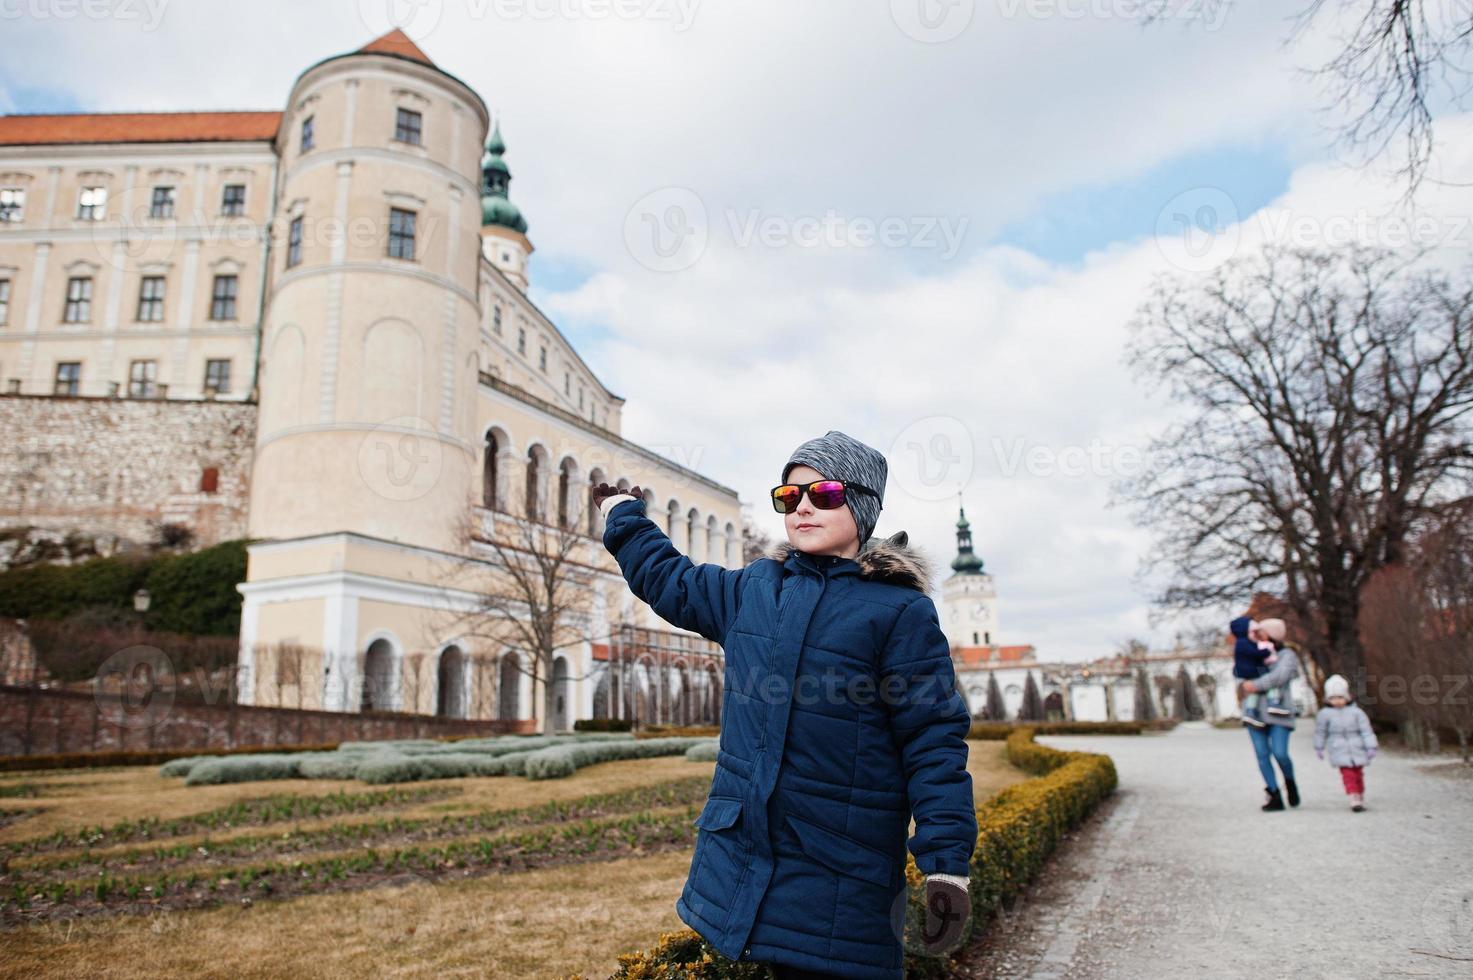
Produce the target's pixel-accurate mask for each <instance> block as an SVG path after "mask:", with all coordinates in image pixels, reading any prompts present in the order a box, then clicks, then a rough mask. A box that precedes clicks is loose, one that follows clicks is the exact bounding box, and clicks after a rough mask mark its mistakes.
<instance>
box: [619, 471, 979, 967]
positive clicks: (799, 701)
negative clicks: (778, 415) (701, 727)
mask: <svg viewBox="0 0 1473 980" xmlns="http://www.w3.org/2000/svg"><path fill="white" fill-rule="evenodd" d="M603 540H604V547H605V548H607V549H608V550H609V552H610V553H611V554H613V556H614V558H615V560H616V561H617V562H618V564H619V568H620V570H621V571H622V572H623V574H624V578H625V579H626V581H627V582H628V583H629V588H630V590H631V591H632V592H633V593H634V595H635V596H637V597H638V598H639V599H641V600H643V601H644V602H646V603H648V604H649V605H650V607H651V608H652V609H653V610H654V611H655V613H656V614H658V615H659V616H660V617H661V618H662V619H664V620H665V621H666V622H668V623H671V624H672V625H674V626H677V627H680V628H682V629H688V630H691V631H693V632H696V633H699V634H700V635H701V636H704V637H706V638H707V639H710V640H714V641H716V642H717V643H720V644H721V645H722V647H723V648H724V650H725V654H726V665H725V672H724V677H723V687H722V693H721V739H720V743H719V746H718V752H717V755H716V771H715V775H714V777H713V779H712V783H711V791H710V795H709V798H708V799H707V801H706V804H705V806H704V808H703V809H702V811H701V814H700V816H699V817H698V818H697V819H696V827H697V828H698V830H699V833H698V834H697V838H696V848H695V854H694V855H693V857H692V859H691V869H690V874H689V875H688V877H687V878H686V882H685V887H684V889H683V890H682V891H681V894H680V898H679V899H678V901H677V902H676V906H675V907H676V911H677V913H678V914H679V916H680V918H681V919H682V920H683V921H684V922H685V923H686V924H688V925H689V926H691V928H693V929H695V930H696V931H697V932H699V933H700V934H701V935H703V936H704V937H706V939H707V940H708V941H709V942H710V943H711V945H713V946H715V947H716V948H717V949H718V950H720V951H721V953H722V954H723V955H725V956H727V957H729V958H731V959H734V960H748V961H758V962H769V963H782V964H791V965H793V966H797V967H803V968H807V969H810V970H824V971H828V972H834V973H840V974H842V975H843V976H845V977H854V978H872V980H901V977H902V975H903V970H904V948H903V945H902V939H903V935H902V934H903V929H904V914H905V905H906V889H905V876H904V872H905V849H906V846H907V839H906V834H907V832H908V830H909V825H910V820H911V817H912V815H914V817H915V823H916V831H915V834H914V836H912V837H910V838H909V841H908V844H909V847H910V851H911V853H912V854H913V855H914V856H915V861H916V866H917V867H918V868H919V869H920V870H921V871H922V872H924V873H927V874H932V873H941V874H952V875H961V876H966V875H967V874H968V873H969V870H970V862H971V857H972V852H973V849H974V848H975V847H976V843H977V813H976V807H975V803H974V801H973V796H972V777H971V775H970V774H969V773H968V772H967V742H966V735H967V729H968V727H969V726H970V724H971V716H970V714H969V712H968V710H967V706H966V702H965V700H964V699H963V698H962V696H961V694H960V693H959V692H958V691H957V690H956V678H955V673H954V671H953V667H952V661H951V651H950V646H949V644H948V642H947V639H946V636H945V634H943V633H942V631H941V626H940V622H939V621H938V618H937V614H936V606H935V604H934V603H933V602H932V600H931V598H930V596H929V595H928V594H927V592H928V589H929V586H930V572H931V565H930V561H929V559H927V558H926V557H925V556H924V555H922V554H921V553H920V552H919V551H916V550H914V549H912V548H910V547H908V546H907V545H906V542H905V536H904V534H903V532H902V533H901V534H898V535H895V536H894V537H892V538H890V539H888V540H884V541H879V542H878V543H876V541H877V539H871V541H870V542H868V543H867V544H869V545H871V546H870V547H867V548H866V549H865V550H863V551H861V553H860V555H859V556H858V558H841V557H838V556H833V555H810V554H808V553H806V552H803V551H799V550H797V549H795V548H793V547H792V546H791V545H789V544H788V543H786V542H783V543H782V544H781V545H779V546H778V547H777V548H775V549H773V551H772V552H771V553H769V554H768V555H767V556H765V557H763V558H761V559H758V560H757V561H754V562H752V563H751V564H749V565H747V566H746V567H744V568H737V569H728V568H723V567H722V566H720V565H717V564H714V563H702V564H697V563H694V562H692V561H691V560H690V559H689V558H687V557H686V556H685V555H683V554H681V553H680V552H679V551H678V550H677V549H676V548H675V546H674V545H673V544H672V543H671V541H670V539H669V538H668V537H667V536H666V534H665V532H664V531H662V530H661V529H660V527H659V525H657V524H656V523H655V522H654V521H652V520H650V519H649V517H648V516H647V515H646V513H645V502H644V501H643V500H642V499H638V498H631V499H627V500H623V501H620V502H618V503H616V504H614V505H613V506H611V507H609V508H608V512H607V522H606V527H605V530H604V538H603Z"/></svg>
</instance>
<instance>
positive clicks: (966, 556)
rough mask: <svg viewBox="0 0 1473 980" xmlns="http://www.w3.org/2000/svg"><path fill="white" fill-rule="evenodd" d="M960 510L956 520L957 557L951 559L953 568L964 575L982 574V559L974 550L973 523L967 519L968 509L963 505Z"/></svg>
mask: <svg viewBox="0 0 1473 980" xmlns="http://www.w3.org/2000/svg"><path fill="white" fill-rule="evenodd" d="M960 511H961V516H960V517H958V518H957V522H956V557H955V558H953V559H952V560H951V568H952V570H953V571H955V572H957V573H959V574H962V575H980V574H981V573H982V559H981V558H979V557H978V556H977V554H976V553H975V552H973V551H972V523H971V522H970V521H968V520H967V509H966V508H965V507H962V508H960Z"/></svg>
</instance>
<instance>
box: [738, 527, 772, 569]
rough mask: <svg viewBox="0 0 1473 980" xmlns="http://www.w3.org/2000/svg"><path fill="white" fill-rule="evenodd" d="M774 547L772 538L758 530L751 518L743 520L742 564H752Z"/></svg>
mask: <svg viewBox="0 0 1473 980" xmlns="http://www.w3.org/2000/svg"><path fill="white" fill-rule="evenodd" d="M771 548H772V539H771V538H770V537H768V536H767V535H766V533H764V532H763V531H760V530H758V528H757V525H755V524H753V523H752V521H751V519H750V518H747V519H744V520H743V521H742V564H743V565H750V564H752V562H754V561H756V560H757V559H759V558H761V557H762V556H763V555H765V554H767V552H768V551H769V550H770V549H771Z"/></svg>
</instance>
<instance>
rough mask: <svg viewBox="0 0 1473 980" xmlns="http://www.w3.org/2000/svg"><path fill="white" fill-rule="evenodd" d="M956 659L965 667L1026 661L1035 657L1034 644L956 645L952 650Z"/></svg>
mask: <svg viewBox="0 0 1473 980" xmlns="http://www.w3.org/2000/svg"><path fill="white" fill-rule="evenodd" d="M952 653H953V655H954V656H955V657H956V661H957V663H958V664H960V665H961V666H963V667H983V666H988V665H992V666H997V665H1000V664H1005V663H1025V662H1028V661H1031V660H1032V659H1033V645H1032V644H1026V643H1025V644H1021V645H1019V646H1010V647H999V646H986V647H956V648H955V649H954V650H953V651H952Z"/></svg>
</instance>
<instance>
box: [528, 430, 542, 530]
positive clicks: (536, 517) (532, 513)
mask: <svg viewBox="0 0 1473 980" xmlns="http://www.w3.org/2000/svg"><path fill="white" fill-rule="evenodd" d="M542 456H543V449H542V447H541V446H533V447H531V448H530V449H528V450H527V494H526V500H525V501H524V508H525V509H524V511H523V514H524V516H525V517H526V518H527V520H529V521H540V520H542V515H543V510H542Z"/></svg>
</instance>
